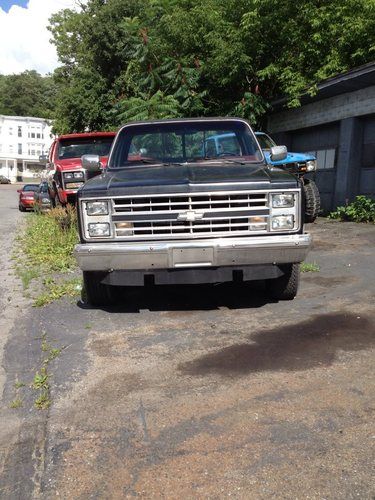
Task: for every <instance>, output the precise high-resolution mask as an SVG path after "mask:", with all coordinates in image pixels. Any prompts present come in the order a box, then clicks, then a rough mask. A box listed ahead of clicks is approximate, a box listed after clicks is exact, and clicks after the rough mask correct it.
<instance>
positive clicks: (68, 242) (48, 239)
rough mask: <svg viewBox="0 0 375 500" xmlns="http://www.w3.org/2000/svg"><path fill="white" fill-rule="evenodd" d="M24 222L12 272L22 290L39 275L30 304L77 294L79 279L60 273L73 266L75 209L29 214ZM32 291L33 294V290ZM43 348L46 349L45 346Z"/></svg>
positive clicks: (80, 284) (75, 230) (75, 239)
mask: <svg viewBox="0 0 375 500" xmlns="http://www.w3.org/2000/svg"><path fill="white" fill-rule="evenodd" d="M27 222H28V224H27V227H26V229H25V231H24V233H23V234H22V236H21V237H20V238H19V239H18V245H17V252H18V253H19V255H18V257H17V264H16V271H17V274H18V275H19V276H20V278H21V280H22V283H23V287H24V289H27V288H29V286H30V284H31V281H32V280H36V279H37V278H41V277H42V278H43V280H39V284H38V285H36V289H37V290H38V292H39V295H38V296H37V297H36V298H35V299H34V304H33V305H34V306H36V307H41V306H44V305H47V304H49V303H50V302H53V301H54V300H57V299H59V298H61V297H63V296H65V295H66V296H69V297H75V296H78V295H79V294H80V292H81V288H82V283H81V281H82V280H81V278H80V277H73V278H72V277H70V278H69V279H64V278H63V276H60V274H65V273H71V272H72V271H74V270H75V269H76V262H75V259H74V258H73V255H72V252H73V248H74V245H75V244H76V243H77V242H78V233H77V214H76V210H75V209H74V208H73V207H71V206H68V207H67V208H66V209H65V208H54V209H52V210H51V211H50V212H48V213H47V214H45V215H44V214H30V215H29V217H28V219H27ZM56 272H58V273H59V275H58V276H56ZM34 288H35V287H34ZM41 288H42V290H40V289H41ZM33 292H34V293H33V295H34V297H35V295H36V294H35V290H33ZM43 345H44V344H42V348H43ZM44 347H45V350H46V351H47V350H48V345H47V344H46V345H45V346H44Z"/></svg>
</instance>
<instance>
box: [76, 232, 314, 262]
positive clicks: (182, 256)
mask: <svg viewBox="0 0 375 500" xmlns="http://www.w3.org/2000/svg"><path fill="white" fill-rule="evenodd" d="M310 245H311V236H310V235H309V234H293V235H270V236H254V237H246V238H212V239H205V240H199V241H189V242H187V241H184V242H177V241H176V242H156V243H154V242H153V243H148V244H146V243H139V242H138V243H128V242H108V243H85V244H79V245H76V247H75V249H74V256H75V258H76V259H77V262H78V265H79V267H80V268H81V269H82V270H83V271H112V270H137V269H176V268H185V269H186V268H197V267H220V266H244V265H245V266H246V265H252V264H287V263H295V262H302V261H303V260H304V259H305V257H306V255H307V253H308V251H309V248H310Z"/></svg>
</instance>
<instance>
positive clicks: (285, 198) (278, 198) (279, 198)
mask: <svg viewBox="0 0 375 500" xmlns="http://www.w3.org/2000/svg"><path fill="white" fill-rule="evenodd" d="M271 200H272V201H271V206H272V208H290V207H294V194H273V195H271Z"/></svg>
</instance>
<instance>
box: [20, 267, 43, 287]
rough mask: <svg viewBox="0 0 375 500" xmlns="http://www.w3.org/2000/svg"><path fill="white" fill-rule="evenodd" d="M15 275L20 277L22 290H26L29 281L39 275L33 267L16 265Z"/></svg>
mask: <svg viewBox="0 0 375 500" xmlns="http://www.w3.org/2000/svg"><path fill="white" fill-rule="evenodd" d="M16 272H17V275H18V276H19V278H21V281H22V286H23V289H24V290H27V289H28V288H29V286H30V283H31V281H32V280H33V279H35V278H37V277H38V276H39V271H38V269H37V268H35V267H25V268H21V267H19V266H18V267H17V268H16Z"/></svg>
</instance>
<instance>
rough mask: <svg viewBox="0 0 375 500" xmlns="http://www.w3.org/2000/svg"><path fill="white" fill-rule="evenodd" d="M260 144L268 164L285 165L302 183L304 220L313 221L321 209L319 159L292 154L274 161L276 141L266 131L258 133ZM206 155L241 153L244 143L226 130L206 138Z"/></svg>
mask: <svg viewBox="0 0 375 500" xmlns="http://www.w3.org/2000/svg"><path fill="white" fill-rule="evenodd" d="M255 136H256V138H257V140H258V143H259V145H260V147H261V149H262V150H263V153H264V156H265V159H266V161H267V163H268V164H269V165H272V166H274V167H278V168H282V169H284V170H287V171H288V172H290V173H292V174H294V175H295V176H297V177H298V178H299V179H300V181H301V183H302V186H303V192H304V201H305V203H304V206H305V222H314V221H315V219H316V218H317V216H318V214H319V212H320V195H319V190H318V187H317V185H316V183H315V181H314V178H313V176H314V175H315V171H316V158H315V156H314V155H312V154H311V153H291V152H288V154H287V157H286V158H285V159H283V160H279V161H274V160H271V154H270V151H271V148H272V147H274V146H276V143H275V141H274V140H273V139H271V137H270V136H269V135H267V134H265V133H264V132H255ZM203 149H204V151H203V152H202V153H203V156H206V157H214V156H238V155H241V145H240V143H239V141H238V140H237V138H236V136H235V135H234V134H233V133H223V134H216V135H212V136H211V137H207V139H206V140H205V143H204V147H203Z"/></svg>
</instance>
